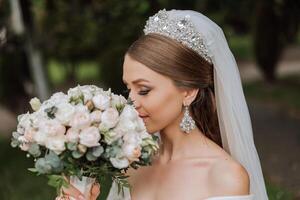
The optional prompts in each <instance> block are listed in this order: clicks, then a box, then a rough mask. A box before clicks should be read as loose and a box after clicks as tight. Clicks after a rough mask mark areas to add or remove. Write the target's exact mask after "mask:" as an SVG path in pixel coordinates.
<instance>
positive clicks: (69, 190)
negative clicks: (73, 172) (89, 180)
mask: <svg viewBox="0 0 300 200" xmlns="http://www.w3.org/2000/svg"><path fill="white" fill-rule="evenodd" d="M62 191H63V194H64V196H65V195H67V196H72V197H74V198H75V199H78V200H85V198H84V196H83V194H82V193H81V192H80V191H79V190H78V189H77V188H75V187H74V186H73V185H71V184H69V185H68V187H64V186H63V187H62Z"/></svg>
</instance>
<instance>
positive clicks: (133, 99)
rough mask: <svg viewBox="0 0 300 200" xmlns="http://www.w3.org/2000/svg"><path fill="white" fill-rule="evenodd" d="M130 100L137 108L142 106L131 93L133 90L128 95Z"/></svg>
mask: <svg viewBox="0 0 300 200" xmlns="http://www.w3.org/2000/svg"><path fill="white" fill-rule="evenodd" d="M128 99H129V101H130V102H131V103H132V104H133V107H135V109H138V108H139V107H140V104H139V103H138V101H137V100H136V99H135V98H134V97H133V96H132V95H131V92H130V93H129V96H128Z"/></svg>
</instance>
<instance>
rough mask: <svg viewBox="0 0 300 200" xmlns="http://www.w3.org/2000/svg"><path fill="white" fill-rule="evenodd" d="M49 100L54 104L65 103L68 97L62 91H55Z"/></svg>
mask: <svg viewBox="0 0 300 200" xmlns="http://www.w3.org/2000/svg"><path fill="white" fill-rule="evenodd" d="M49 101H50V102H52V104H54V105H56V104H59V103H67V102H68V101H69V97H68V96H67V95H66V94H64V93H63V92H56V93H54V94H53V95H52V96H51V97H50V99H49Z"/></svg>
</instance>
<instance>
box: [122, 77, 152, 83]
mask: <svg viewBox="0 0 300 200" xmlns="http://www.w3.org/2000/svg"><path fill="white" fill-rule="evenodd" d="M123 82H124V83H125V84H127V82H126V81H125V80H123ZM138 82H148V83H149V81H148V80H146V79H142V78H139V79H136V80H134V81H132V83H133V84H136V83H138Z"/></svg>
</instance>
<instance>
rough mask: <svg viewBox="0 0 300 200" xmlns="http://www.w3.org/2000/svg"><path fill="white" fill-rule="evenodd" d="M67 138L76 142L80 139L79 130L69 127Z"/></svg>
mask: <svg viewBox="0 0 300 200" xmlns="http://www.w3.org/2000/svg"><path fill="white" fill-rule="evenodd" d="M66 139H67V141H68V142H72V143H76V142H78V140H79V130H78V129H74V128H69V129H68V131H67V134H66Z"/></svg>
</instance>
